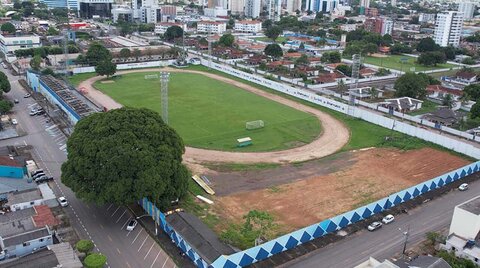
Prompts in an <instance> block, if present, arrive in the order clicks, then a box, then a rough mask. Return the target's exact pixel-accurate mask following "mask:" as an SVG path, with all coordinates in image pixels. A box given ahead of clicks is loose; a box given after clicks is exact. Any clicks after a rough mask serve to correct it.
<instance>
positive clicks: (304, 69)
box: [295, 65, 319, 77]
mask: <svg viewBox="0 0 480 268" xmlns="http://www.w3.org/2000/svg"><path fill="white" fill-rule="evenodd" d="M295 71H296V72H297V74H299V75H300V76H302V75H305V76H307V77H310V76H317V75H318V72H319V71H318V70H317V68H314V67H310V66H304V65H301V66H297V67H295Z"/></svg>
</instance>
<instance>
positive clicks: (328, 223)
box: [141, 161, 480, 268]
mask: <svg viewBox="0 0 480 268" xmlns="http://www.w3.org/2000/svg"><path fill="white" fill-rule="evenodd" d="M479 168H480V161H477V162H474V163H472V164H469V165H466V166H464V167H461V168H459V169H456V170H454V171H451V172H448V173H445V174H443V175H441V176H438V177H436V178H434V179H431V180H428V181H425V182H422V183H420V184H417V185H415V186H412V187H410V188H408V189H405V190H402V191H400V192H397V193H394V194H391V195H390V196H388V197H385V198H383V199H380V200H378V201H375V202H373V203H371V204H368V205H366V206H363V207H360V208H357V209H355V210H352V211H349V212H346V213H343V214H341V215H338V216H335V217H333V218H330V219H327V220H324V221H322V222H320V223H316V224H313V225H310V226H307V227H305V228H302V229H300V230H297V231H294V232H292V233H289V234H286V235H283V236H280V237H278V238H276V239H274V240H271V241H268V242H266V243H264V244H261V245H259V246H255V247H252V248H249V249H246V250H243V251H240V252H237V253H234V254H232V255H228V256H226V255H222V256H220V257H219V258H218V259H217V260H215V261H214V262H213V263H212V264H207V263H206V262H205V261H204V260H203V259H202V258H201V257H200V255H199V254H198V253H197V252H195V250H194V249H193V248H192V247H191V246H190V245H189V244H188V243H187V242H186V241H185V240H184V239H183V237H182V236H180V235H179V234H178V233H177V232H176V231H175V230H173V228H172V227H171V226H169V225H168V223H167V222H166V220H165V215H164V214H163V213H162V212H160V210H159V209H158V208H157V207H155V206H154V205H153V204H152V202H150V201H149V200H148V199H146V198H144V199H143V200H142V201H141V206H142V207H143V209H145V211H146V212H147V213H148V214H149V215H151V216H152V217H153V218H154V219H155V220H156V221H157V223H158V224H159V225H160V226H161V228H162V229H163V230H164V231H165V233H167V234H168V235H169V236H170V238H171V239H172V241H174V242H175V243H176V244H177V246H178V247H179V248H180V249H181V250H182V251H183V252H185V254H186V255H187V256H188V257H189V258H190V259H191V260H192V261H193V262H194V263H195V264H196V265H197V267H202V268H206V267H209V268H236V267H245V266H248V265H250V264H253V263H255V262H258V261H261V260H264V259H267V258H270V257H271V256H273V255H275V254H278V253H281V252H283V251H286V250H289V249H292V248H294V247H296V246H298V245H301V244H303V243H306V242H309V241H311V240H313V239H315V238H319V237H322V236H324V235H326V234H330V233H333V232H336V231H338V230H340V229H342V228H344V227H346V226H348V225H350V224H354V223H356V222H358V221H361V220H364V219H367V218H369V217H371V216H373V215H375V214H378V213H381V212H383V211H385V210H387V209H390V208H392V207H395V206H397V205H399V204H401V203H403V202H406V201H409V200H411V199H413V198H415V197H417V196H420V195H422V194H425V193H427V192H430V191H432V190H435V189H438V188H441V187H443V186H445V185H447V184H450V183H452V182H455V181H458V180H460V179H462V178H464V177H466V176H468V175H471V174H473V173H475V172H477V171H479Z"/></svg>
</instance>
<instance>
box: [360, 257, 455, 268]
mask: <svg viewBox="0 0 480 268" xmlns="http://www.w3.org/2000/svg"><path fill="white" fill-rule="evenodd" d="M354 268H452V267H451V266H450V265H449V264H448V263H447V262H446V261H445V260H444V259H442V258H437V257H433V256H418V257H414V258H399V259H397V260H395V261H393V260H384V261H383V262H380V261H378V260H376V259H375V258H373V257H370V258H369V259H368V260H367V261H365V262H363V263H361V264H359V265H357V266H355V267H354Z"/></svg>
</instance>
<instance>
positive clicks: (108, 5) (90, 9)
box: [78, 0, 113, 19]
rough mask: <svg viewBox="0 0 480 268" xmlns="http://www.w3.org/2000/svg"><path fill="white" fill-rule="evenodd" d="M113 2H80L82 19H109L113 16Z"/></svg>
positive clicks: (107, 0)
mask: <svg viewBox="0 0 480 268" xmlns="http://www.w3.org/2000/svg"><path fill="white" fill-rule="evenodd" d="M112 4H113V0H79V1H78V5H79V8H80V17H82V18H87V19H91V18H93V17H95V16H98V17H101V18H109V17H110V16H111V15H112Z"/></svg>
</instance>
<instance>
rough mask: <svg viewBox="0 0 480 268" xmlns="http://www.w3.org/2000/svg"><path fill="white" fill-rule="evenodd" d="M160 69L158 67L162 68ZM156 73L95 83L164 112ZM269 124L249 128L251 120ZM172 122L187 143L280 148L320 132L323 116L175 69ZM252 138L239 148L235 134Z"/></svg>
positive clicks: (133, 104) (128, 103)
mask: <svg viewBox="0 0 480 268" xmlns="http://www.w3.org/2000/svg"><path fill="white" fill-rule="evenodd" d="M157 73H158V72H157ZM147 74H155V73H154V72H142V73H131V74H125V75H122V76H120V77H116V78H114V81H115V82H114V83H102V82H96V83H95V85H94V86H95V87H96V88H97V89H99V90H101V91H102V92H104V93H106V94H108V95H109V96H111V97H112V98H113V99H115V100H116V101H118V102H119V103H121V104H122V105H124V106H130V107H146V108H150V109H152V110H155V111H157V112H159V113H161V97H160V83H159V80H158V79H153V80H146V79H145V75H147ZM254 120H263V121H264V122H265V127H264V128H262V129H257V130H246V129H245V123H246V122H247V121H254ZM169 123H170V125H171V126H172V127H173V128H174V129H175V130H177V132H178V133H179V134H180V136H181V137H182V138H183V140H184V142H185V144H186V145H189V146H192V147H198V148H208V149H216V150H224V151H245V152H248V151H252V152H253V151H255V152H258V151H275V150H284V149H288V148H292V147H297V146H300V145H302V144H306V143H309V142H311V141H312V140H314V139H315V138H316V137H317V136H318V135H319V133H320V130H321V126H320V122H319V121H318V119H317V118H316V117H315V116H313V115H311V114H308V113H305V112H301V111H298V110H295V109H293V108H290V107H287V106H285V105H282V104H279V103H277V102H274V101H271V100H268V99H266V98H263V97H260V96H257V95H255V94H253V93H250V92H247V91H245V90H243V89H239V88H237V87H235V86H232V85H229V84H227V83H224V82H221V81H217V80H214V79H212V78H209V77H206V76H203V75H200V74H187V73H171V74H170V83H169ZM244 137H251V138H252V140H253V145H251V146H247V147H243V148H237V147H236V139H238V138H244Z"/></svg>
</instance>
